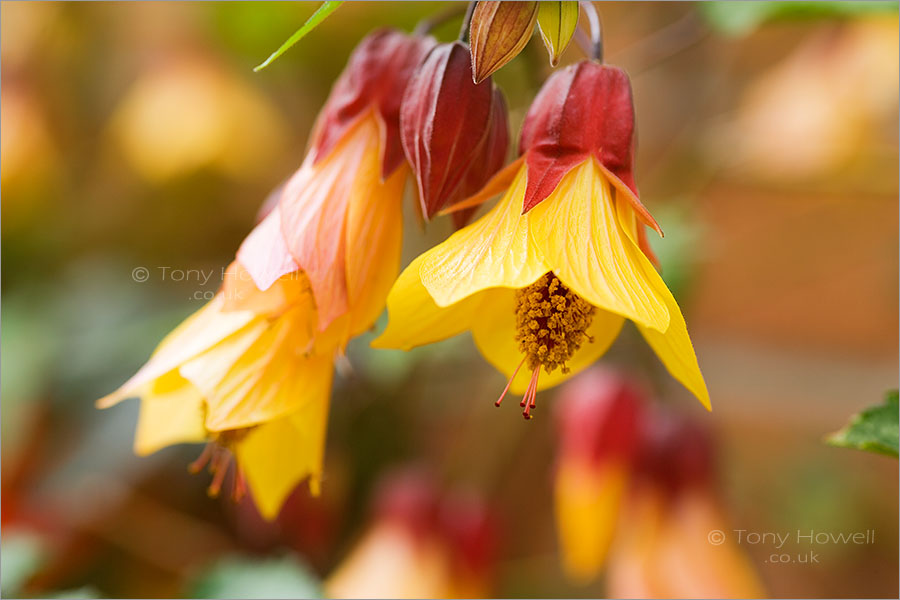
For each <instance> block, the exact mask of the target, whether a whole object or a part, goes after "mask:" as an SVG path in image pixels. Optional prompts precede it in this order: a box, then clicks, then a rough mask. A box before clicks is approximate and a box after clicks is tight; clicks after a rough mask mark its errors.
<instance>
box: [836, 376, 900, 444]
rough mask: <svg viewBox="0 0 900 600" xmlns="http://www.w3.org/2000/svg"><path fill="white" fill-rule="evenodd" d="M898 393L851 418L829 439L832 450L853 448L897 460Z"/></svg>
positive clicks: (899, 424)
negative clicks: (838, 447) (833, 447)
mask: <svg viewBox="0 0 900 600" xmlns="http://www.w3.org/2000/svg"><path fill="white" fill-rule="evenodd" d="M898 420H900V410H898V396H897V390H892V391H890V392H888V393H887V394H885V397H884V404H880V405H878V406H873V407H872V408H868V409H866V410H864V411H862V412H861V413H859V414H858V415H854V416H853V417H852V418H851V419H850V422H849V423H848V424H847V425H846V426H844V427H843V428H842V429H841V430H840V431H836V432H834V433H832V434H831V435H830V436H828V443H829V444H831V445H832V446H841V447H844V448H856V449H857V450H865V451H867V452H874V453H876V454H887V455H888V456H893V457H897V451H898V435H900V433H898V429H900V423H898Z"/></svg>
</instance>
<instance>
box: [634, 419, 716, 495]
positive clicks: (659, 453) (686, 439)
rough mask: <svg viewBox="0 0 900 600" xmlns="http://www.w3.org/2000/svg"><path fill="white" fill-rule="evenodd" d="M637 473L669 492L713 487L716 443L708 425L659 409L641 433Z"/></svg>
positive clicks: (647, 421) (645, 424) (646, 422)
mask: <svg viewBox="0 0 900 600" xmlns="http://www.w3.org/2000/svg"><path fill="white" fill-rule="evenodd" d="M640 448H641V449H640V455H639V457H638V461H637V469H636V470H637V474H638V477H640V478H641V479H643V480H645V481H649V482H650V483H652V484H653V485H655V486H657V487H659V488H661V489H663V490H664V491H666V492H669V493H677V492H680V491H682V490H683V489H685V488H690V487H700V488H711V487H712V484H713V480H714V471H715V468H714V460H713V443H712V439H711V437H710V435H709V432H708V431H707V430H706V428H704V427H702V426H701V425H700V424H698V423H697V422H695V421H692V420H690V419H688V418H686V417H683V416H680V415H676V414H671V413H668V412H663V411H659V412H658V413H656V414H654V415H653V418H651V419H648V420H646V421H645V423H644V426H643V431H642V433H641V444H640Z"/></svg>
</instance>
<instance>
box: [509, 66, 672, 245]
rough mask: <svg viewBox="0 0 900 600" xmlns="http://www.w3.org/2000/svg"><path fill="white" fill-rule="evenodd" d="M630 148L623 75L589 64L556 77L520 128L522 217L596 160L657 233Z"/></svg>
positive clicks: (629, 105) (630, 115)
mask: <svg viewBox="0 0 900 600" xmlns="http://www.w3.org/2000/svg"><path fill="white" fill-rule="evenodd" d="M634 148H635V123H634V102H633V100H632V94H631V82H630V81H629V79H628V75H626V74H625V71H623V70H622V69H619V68H617V67H611V66H608V65H601V64H598V63H595V62H590V61H582V62H580V63H577V64H574V65H571V66H569V67H566V68H565V69H562V70H559V71H556V72H555V73H554V74H553V75H551V76H550V78H549V79H547V82H546V83H545V84H544V87H543V88H541V91H540V92H539V93H538V95H537V97H535V99H534V102H533V103H532V104H531V108H530V109H529V110H528V114H527V115H526V116H525V123H524V125H523V126H522V137H521V140H520V143H519V151H520V152H521V153H523V154H526V161H527V164H528V184H527V187H526V190H525V202H524V205H523V209H522V210H523V213H524V212H528V211H529V210H531V209H532V208H534V207H535V206H537V205H538V204H539V203H540V202H541V201H542V200H544V199H545V198H546V197H547V196H549V195H550V193H551V192H553V190H554V189H556V186H557V185H558V184H559V182H560V180H561V179H562V178H563V176H564V175H565V174H566V173H567V172H569V170H571V169H572V167H574V166H576V165H577V164H579V163H581V162H582V161H584V160H585V159H586V158H587V157H589V156H594V157H595V158H596V159H597V161H598V162H599V163H600V166H601V167H602V168H603V170H604V171H605V172H606V175H607V176H609V177H610V179H611V183H612V184H613V185H614V186H615V187H616V189H617V190H618V191H620V192H622V193H624V194H625V195H626V197H628V200H629V202H631V204H632V205H633V206H634V208H635V211H636V212H637V214H638V216H639V218H640V219H641V220H642V221H644V222H645V223H646V224H647V225H650V226H651V227H653V228H654V229H656V230H657V231H658V230H659V227H658V225H656V222H655V221H654V220H653V217H652V216H650V213H649V212H648V211H647V209H646V208H644V206H643V205H642V204H641V203H640V200H639V199H638V198H639V196H638V190H637V186H635V184H634V172H633V168H634V166H633V165H634Z"/></svg>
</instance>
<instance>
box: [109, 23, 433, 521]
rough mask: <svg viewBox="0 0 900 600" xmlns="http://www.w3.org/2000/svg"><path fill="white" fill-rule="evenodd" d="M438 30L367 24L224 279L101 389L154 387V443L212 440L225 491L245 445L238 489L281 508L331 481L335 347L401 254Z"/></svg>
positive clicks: (380, 291)
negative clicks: (418, 84)
mask: <svg viewBox="0 0 900 600" xmlns="http://www.w3.org/2000/svg"><path fill="white" fill-rule="evenodd" d="M431 44H433V40H430V39H429V38H421V37H412V36H407V35H404V34H401V33H398V32H392V31H389V30H383V31H380V32H377V33H375V34H373V35H371V36H369V37H368V38H366V39H365V40H363V42H362V43H361V44H360V46H359V47H358V48H357V50H356V51H355V52H354V54H353V56H351V60H350V64H349V66H348V68H347V70H346V71H345V72H344V74H343V75H342V76H341V78H340V79H339V80H338V82H337V83H336V84H335V87H334V90H333V91H332V95H331V98H330V99H329V101H328V103H326V105H325V108H324V109H323V111H322V114H321V115H320V119H319V122H318V125H317V128H316V131H315V132H314V134H313V139H312V144H311V149H310V152H309V154H308V155H307V158H306V160H304V162H303V164H302V165H301V167H300V168H299V169H298V170H297V172H296V173H295V174H294V175H293V176H292V177H291V178H290V179H289V180H288V181H287V182H286V183H285V184H284V186H282V188H281V189H280V190H279V191H278V192H276V194H277V204H276V205H275V206H274V208H273V209H272V211H271V212H270V213H269V214H268V215H267V216H266V218H265V219H264V220H263V221H262V222H260V223H259V225H257V227H256V228H255V229H254V230H253V231H252V232H251V233H250V235H249V236H248V237H247V239H246V240H245V241H244V243H243V244H242V245H241V248H240V249H239V251H238V253H237V260H236V261H235V262H234V263H233V264H232V265H231V267H230V268H229V269H228V272H227V276H226V278H225V281H224V283H223V286H222V290H221V291H220V292H219V294H218V295H217V296H216V297H215V298H214V299H213V300H212V301H211V302H210V303H209V304H208V305H206V306H205V307H204V308H202V309H201V310H200V311H198V312H197V313H196V314H194V315H193V316H192V317H190V318H189V319H187V320H186V321H185V322H184V323H183V324H182V325H181V326H179V327H178V328H177V329H176V330H175V331H174V332H172V333H171V334H170V335H169V336H168V337H167V338H166V339H165V340H163V342H162V343H161V344H160V346H159V347H158V348H157V350H156V352H155V353H154V354H153V356H152V357H151V358H150V360H149V362H148V363H147V364H146V365H144V367H143V368H141V370H140V371H138V373H137V374H136V375H135V376H134V377H132V378H131V379H130V380H129V381H128V382H126V383H125V384H124V385H123V386H122V387H121V388H120V389H119V390H117V391H116V392H114V393H113V394H111V395H109V396H107V397H106V398H103V399H101V400H100V401H99V402H98V406H100V407H101V408H105V407H108V406H112V405H113V404H115V403H117V402H119V401H121V400H122V399H124V398H127V397H130V396H139V397H140V398H141V411H140V418H139V422H138V428H137V434H136V436H135V451H136V452H137V453H138V454H149V453H151V452H154V451H156V450H158V449H160V448H162V447H164V446H167V445H170V444H175V443H181V442H200V441H208V442H209V443H208V445H207V448H206V450H205V451H204V452H203V454H202V456H201V457H200V458H199V459H198V460H197V461H196V462H195V463H194V464H193V465H192V466H191V469H192V470H193V471H199V470H200V469H201V468H203V467H204V466H206V465H207V464H208V465H209V469H210V471H211V472H213V474H214V476H213V480H212V483H211V485H210V487H209V491H210V493H211V494H212V495H217V494H218V493H219V491H220V489H221V488H222V486H223V483H224V481H225V478H226V475H227V473H228V472H230V471H231V469H230V464H231V462H232V459H234V461H235V462H236V468H235V469H234V473H233V475H232V482H233V485H234V493H235V495H240V494H242V493H243V490H244V488H245V484H246V485H248V486H249V488H250V491H251V492H252V494H253V498H254V500H255V501H256V505H257V507H258V508H259V510H260V512H261V513H262V515H263V516H264V517H266V518H268V519H272V518H274V517H275V516H277V514H278V511H279V509H280V507H281V504H282V503H283V501H284V500H285V498H286V497H287V495H288V494H289V493H290V492H291V490H292V489H293V488H294V487H295V486H296V485H297V483H299V482H300V481H301V480H303V479H306V478H308V479H309V485H310V489H311V490H312V492H313V493H314V494H315V493H318V487H319V481H320V479H321V473H322V457H323V451H324V442H325V433H326V429H327V419H328V407H329V396H330V391H331V380H332V371H333V366H332V362H333V359H334V357H335V354H337V353H342V352H343V351H344V348H345V346H346V344H347V341H348V340H349V339H350V338H351V337H353V336H355V335H358V334H359V333H361V332H363V331H365V330H366V329H368V328H370V327H371V326H372V324H373V323H374V321H375V319H376V318H377V317H378V315H379V314H380V312H381V310H382V309H383V307H384V301H385V298H386V296H387V293H388V290H389V289H390V286H391V284H392V282H393V281H394V279H395V278H396V276H397V272H398V271H399V268H400V245H401V232H402V219H401V217H402V214H401V202H402V198H403V188H404V185H405V181H406V179H407V176H408V174H409V167H408V165H407V164H406V163H405V161H404V158H403V154H402V150H401V144H400V138H399V103H400V100H399V98H400V96H402V93H401V92H402V90H403V88H404V86H405V85H406V81H407V80H408V79H409V77H410V75H411V73H412V71H413V69H414V67H415V66H416V65H417V64H418V62H419V60H420V59H421V57H422V55H424V53H425V52H426V51H427V50H428V48H429V47H430V46H431ZM398 90H399V91H398Z"/></svg>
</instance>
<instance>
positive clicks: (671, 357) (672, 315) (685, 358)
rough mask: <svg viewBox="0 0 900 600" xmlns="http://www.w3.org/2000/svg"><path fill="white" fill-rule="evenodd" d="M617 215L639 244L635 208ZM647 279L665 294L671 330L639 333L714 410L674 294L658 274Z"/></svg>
mask: <svg viewBox="0 0 900 600" xmlns="http://www.w3.org/2000/svg"><path fill="white" fill-rule="evenodd" d="M616 214H617V217H618V219H619V223H620V224H621V226H622V229H623V231H625V233H626V234H627V235H628V237H629V238H630V239H631V240H632V241H633V242H635V243H637V242H636V240H638V239H639V233H638V228H639V227H643V224H642V223H640V222H638V219H637V216H636V215H635V213H634V210H633V209H632V208H631V205H630V204H629V203H627V202H618V201H617V202H616ZM647 277H648V278H650V279H652V280H655V283H654V285H655V286H656V287H661V288H662V290H663V292H664V298H665V301H666V307H667V308H668V310H669V328H668V329H667V330H666V331H665V333H660V332H659V331H656V330H655V329H651V328H649V327H644V326H642V325H640V324H637V328H638V331H640V332H641V335H643V336H644V339H645V340H646V341H647V343H648V344H650V347H651V348H653V351H654V352H656V355H657V356H658V357H659V359H660V360H661V361H662V363H663V365H665V367H666V369H668V371H669V373H670V374H671V375H672V377H674V378H675V379H676V380H678V381H679V382H681V384H682V385H683V386H684V387H686V388H687V389H688V390H690V391H691V393H693V394H694V395H695V396H696V397H697V399H698V400H700V403H701V404H703V406H704V407H706V410H712V406H711V405H710V400H709V391H708V390H707V389H706V382H705V381H704V380H703V374H702V373H701V372H700V365H699V364H697V356H696V354H695V353H694V346H693V344H691V338H690V336H688V332H687V325H686V324H685V322H684V316H682V314H681V309H680V308H679V307H678V303H677V302H676V301H675V298H674V296H672V292H670V291H669V288H667V287H666V284H665V283H664V282H663V280H662V278H661V277H660V276H659V274H658V273H657V272H656V271H653V272H652V273H648V274H647Z"/></svg>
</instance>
